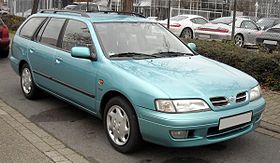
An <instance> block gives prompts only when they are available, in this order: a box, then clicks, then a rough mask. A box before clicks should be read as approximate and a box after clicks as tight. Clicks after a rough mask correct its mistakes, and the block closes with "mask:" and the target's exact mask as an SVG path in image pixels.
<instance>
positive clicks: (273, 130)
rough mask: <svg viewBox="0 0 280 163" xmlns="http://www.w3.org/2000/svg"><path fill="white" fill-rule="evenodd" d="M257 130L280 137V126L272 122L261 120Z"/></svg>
mask: <svg viewBox="0 0 280 163" xmlns="http://www.w3.org/2000/svg"><path fill="white" fill-rule="evenodd" d="M255 131H257V132H259V133H262V134H265V135H268V136H272V137H274V138H277V139H280V127H279V126H277V125H273V124H271V123H267V122H264V121H261V124H260V126H259V128H257V129H256V130H255Z"/></svg>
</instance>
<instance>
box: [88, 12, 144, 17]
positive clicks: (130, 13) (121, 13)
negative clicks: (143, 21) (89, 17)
mask: <svg viewBox="0 0 280 163" xmlns="http://www.w3.org/2000/svg"><path fill="white" fill-rule="evenodd" d="M87 12H93V13H104V14H110V13H116V14H118V15H132V16H137V17H141V18H146V17H145V16H143V15H141V14H138V13H135V12H125V11H87Z"/></svg>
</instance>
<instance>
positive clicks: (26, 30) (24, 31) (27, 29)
mask: <svg viewBox="0 0 280 163" xmlns="http://www.w3.org/2000/svg"><path fill="white" fill-rule="evenodd" d="M45 19H46V18H31V19H30V20H29V21H28V22H27V23H25V24H24V26H23V27H22V28H21V30H20V33H19V35H20V36H22V37H25V38H28V39H31V38H32V36H33V34H34V32H35V31H36V30H37V28H38V27H39V26H40V25H41V24H42V22H43V21H44V20H45Z"/></svg>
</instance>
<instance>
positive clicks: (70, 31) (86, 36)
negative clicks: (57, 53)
mask: <svg viewBox="0 0 280 163" xmlns="http://www.w3.org/2000/svg"><path fill="white" fill-rule="evenodd" d="M75 46H82V47H89V48H90V49H92V48H93V43H92V39H91V35H90V32H89V30H88V28H87V25H86V24H84V23H82V22H80V21H76V20H69V21H68V24H67V27H66V29H65V32H64V36H63V41H62V49H64V50H66V51H71V49H72V48H73V47H75Z"/></svg>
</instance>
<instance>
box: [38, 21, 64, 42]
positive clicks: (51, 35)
mask: <svg viewBox="0 0 280 163" xmlns="http://www.w3.org/2000/svg"><path fill="white" fill-rule="evenodd" d="M64 22H65V19H57V18H52V19H51V20H50V21H49V23H48V25H47V27H46V28H45V30H44V32H43V34H42V37H41V39H40V42H41V43H44V44H49V45H53V46H56V45H57V41H58V37H59V34H60V31H61V29H62V27H63V25H64Z"/></svg>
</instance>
